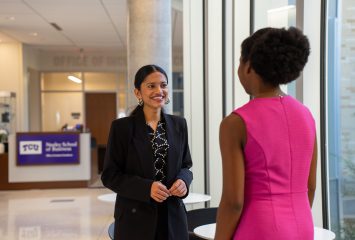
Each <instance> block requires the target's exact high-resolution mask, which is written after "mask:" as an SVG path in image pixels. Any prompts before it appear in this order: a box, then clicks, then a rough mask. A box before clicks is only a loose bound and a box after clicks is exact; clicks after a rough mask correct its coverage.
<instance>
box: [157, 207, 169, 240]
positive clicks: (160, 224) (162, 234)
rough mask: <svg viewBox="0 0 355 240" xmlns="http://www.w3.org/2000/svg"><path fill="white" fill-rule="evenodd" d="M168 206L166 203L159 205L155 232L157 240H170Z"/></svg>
mask: <svg viewBox="0 0 355 240" xmlns="http://www.w3.org/2000/svg"><path fill="white" fill-rule="evenodd" d="M168 239H169V231H168V205H167V203H166V202H162V203H159V204H158V220H157V228H156V232H155V240H168Z"/></svg>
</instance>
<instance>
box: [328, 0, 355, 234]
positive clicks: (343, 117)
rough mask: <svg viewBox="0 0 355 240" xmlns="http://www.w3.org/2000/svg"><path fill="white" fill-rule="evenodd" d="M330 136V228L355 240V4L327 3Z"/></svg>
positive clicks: (350, 0) (349, 1)
mask: <svg viewBox="0 0 355 240" xmlns="http://www.w3.org/2000/svg"><path fill="white" fill-rule="evenodd" d="M327 4H328V6H327V13H328V14H327V34H328V35H327V100H328V103H327V120H328V121H327V133H328V149H327V155H328V156H327V159H328V161H329V163H328V164H329V173H328V174H329V209H330V216H329V219H330V227H331V229H332V230H333V231H334V232H336V234H337V239H341V240H350V239H355V126H354V122H355V104H354V103H355V81H354V80H355V68H354V66H355V27H354V26H355V24H354V23H355V19H354V14H355V1H353V0H342V1H340V0H329V1H328V2H327Z"/></svg>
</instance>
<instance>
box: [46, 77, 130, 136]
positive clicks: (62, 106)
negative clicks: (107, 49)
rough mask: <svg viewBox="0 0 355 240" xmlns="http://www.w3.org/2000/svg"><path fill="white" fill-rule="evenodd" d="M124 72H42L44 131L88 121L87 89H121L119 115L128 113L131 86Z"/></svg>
mask: <svg viewBox="0 0 355 240" xmlns="http://www.w3.org/2000/svg"><path fill="white" fill-rule="evenodd" d="M126 85H127V84H126V78H125V75H124V74H118V73H103V72H48V73H42V76H41V110H42V111H41V112H42V114H41V115H42V117H41V119H42V126H41V130H42V131H46V132H48V131H60V130H62V129H63V128H68V129H70V128H73V127H75V126H77V125H85V112H84V106H85V97H84V96H85V93H87V92H96V93H97V92H101V93H106V92H115V93H117V104H116V105H117V106H118V109H117V113H118V116H117V117H123V116H125V115H126V114H125V110H126V102H127V101H126V98H127V87H126Z"/></svg>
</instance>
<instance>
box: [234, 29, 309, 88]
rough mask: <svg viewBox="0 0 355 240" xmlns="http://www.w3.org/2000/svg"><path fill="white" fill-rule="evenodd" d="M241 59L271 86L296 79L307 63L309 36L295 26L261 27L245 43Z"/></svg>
mask: <svg viewBox="0 0 355 240" xmlns="http://www.w3.org/2000/svg"><path fill="white" fill-rule="evenodd" d="M241 48H242V51H241V60H242V61H243V62H247V61H250V65H251V67H252V68H253V69H254V70H255V72H256V73H257V74H258V75H259V76H260V77H261V78H262V79H263V80H264V82H265V83H268V84H270V85H272V86H278V85H280V84H287V83H289V82H292V81H293V80H295V79H296V78H297V77H298V76H299V75H300V72H301V71H302V70H303V67H304V66H305V64H306V63H307V60H308V56H309V53H310V45H309V41H308V38H307V37H306V36H305V35H303V33H302V32H301V31H300V30H299V29H297V28H295V27H290V28H289V29H287V30H286V29H284V28H262V29H260V30H258V31H256V32H255V33H254V34H253V35H251V36H250V37H248V38H246V39H245V40H244V41H243V43H242V46H241Z"/></svg>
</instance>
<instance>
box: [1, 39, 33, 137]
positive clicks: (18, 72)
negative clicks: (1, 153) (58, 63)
mask: <svg viewBox="0 0 355 240" xmlns="http://www.w3.org/2000/svg"><path fill="white" fill-rule="evenodd" d="M22 73H23V62H22V44H21V43H16V42H14V43H1V44H0V90H1V91H11V92H15V93H16V106H15V107H16V110H15V112H16V116H15V118H16V129H13V130H11V131H12V132H15V131H25V130H26V122H27V119H26V116H25V108H26V98H25V96H24V92H25V89H24V88H25V83H24V81H23V78H24V76H23V74H22Z"/></svg>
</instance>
